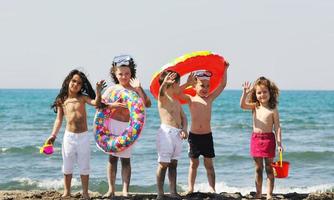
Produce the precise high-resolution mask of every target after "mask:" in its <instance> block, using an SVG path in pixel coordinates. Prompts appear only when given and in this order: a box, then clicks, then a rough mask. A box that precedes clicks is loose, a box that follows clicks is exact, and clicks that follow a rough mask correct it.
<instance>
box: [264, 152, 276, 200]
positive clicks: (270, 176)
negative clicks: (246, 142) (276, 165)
mask: <svg viewBox="0 0 334 200" xmlns="http://www.w3.org/2000/svg"><path fill="white" fill-rule="evenodd" d="M273 160H274V158H265V164H266V172H267V199H272V196H273V190H274V183H275V177H274V172H273V167H272V166H271V163H272V162H273Z"/></svg>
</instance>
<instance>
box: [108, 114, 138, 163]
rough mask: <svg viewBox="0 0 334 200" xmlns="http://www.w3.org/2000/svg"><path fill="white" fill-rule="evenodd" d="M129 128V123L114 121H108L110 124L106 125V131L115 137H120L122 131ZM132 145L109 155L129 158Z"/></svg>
mask: <svg viewBox="0 0 334 200" xmlns="http://www.w3.org/2000/svg"><path fill="white" fill-rule="evenodd" d="M128 126H129V122H122V121H118V120H115V119H110V123H109V124H108V129H109V131H110V132H111V133H113V134H115V135H121V134H122V133H123V132H124V130H125V129H126V128H127V127H128ZM133 145H134V144H132V145H130V146H129V147H128V148H127V149H125V150H124V151H121V152H117V153H110V155H113V156H116V157H119V158H130V157H131V152H132V147H133Z"/></svg>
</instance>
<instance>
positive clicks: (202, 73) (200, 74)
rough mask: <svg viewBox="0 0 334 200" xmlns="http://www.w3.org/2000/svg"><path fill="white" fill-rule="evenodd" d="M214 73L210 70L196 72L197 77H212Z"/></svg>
mask: <svg viewBox="0 0 334 200" xmlns="http://www.w3.org/2000/svg"><path fill="white" fill-rule="evenodd" d="M211 76H212V73H211V72H210V71H197V72H195V77H208V78H210V77H211Z"/></svg>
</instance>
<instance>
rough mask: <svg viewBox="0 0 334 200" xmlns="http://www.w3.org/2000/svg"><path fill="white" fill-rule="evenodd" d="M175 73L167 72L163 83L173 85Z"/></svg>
mask: <svg viewBox="0 0 334 200" xmlns="http://www.w3.org/2000/svg"><path fill="white" fill-rule="evenodd" d="M175 78H176V73H175V72H169V73H168V74H167V76H166V77H165V79H164V82H165V83H169V84H173V83H174V82H175Z"/></svg>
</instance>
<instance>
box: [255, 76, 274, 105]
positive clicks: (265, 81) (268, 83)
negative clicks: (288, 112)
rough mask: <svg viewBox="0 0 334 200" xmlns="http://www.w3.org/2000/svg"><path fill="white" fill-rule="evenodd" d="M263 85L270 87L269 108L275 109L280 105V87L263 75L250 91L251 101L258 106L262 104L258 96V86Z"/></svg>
mask: <svg viewBox="0 0 334 200" xmlns="http://www.w3.org/2000/svg"><path fill="white" fill-rule="evenodd" d="M260 85H263V86H265V87H267V88H268V90H269V94H270V98H269V108H271V109H274V108H276V106H277V105H278V96H279V89H278V87H277V86H276V84H275V83H274V82H272V81H270V80H269V79H267V78H265V77H263V76H261V77H260V78H258V79H257V80H256V81H255V82H254V85H253V87H252V90H251V92H250V99H249V102H250V103H256V106H259V105H260V102H259V101H258V100H257V98H256V86H260Z"/></svg>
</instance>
